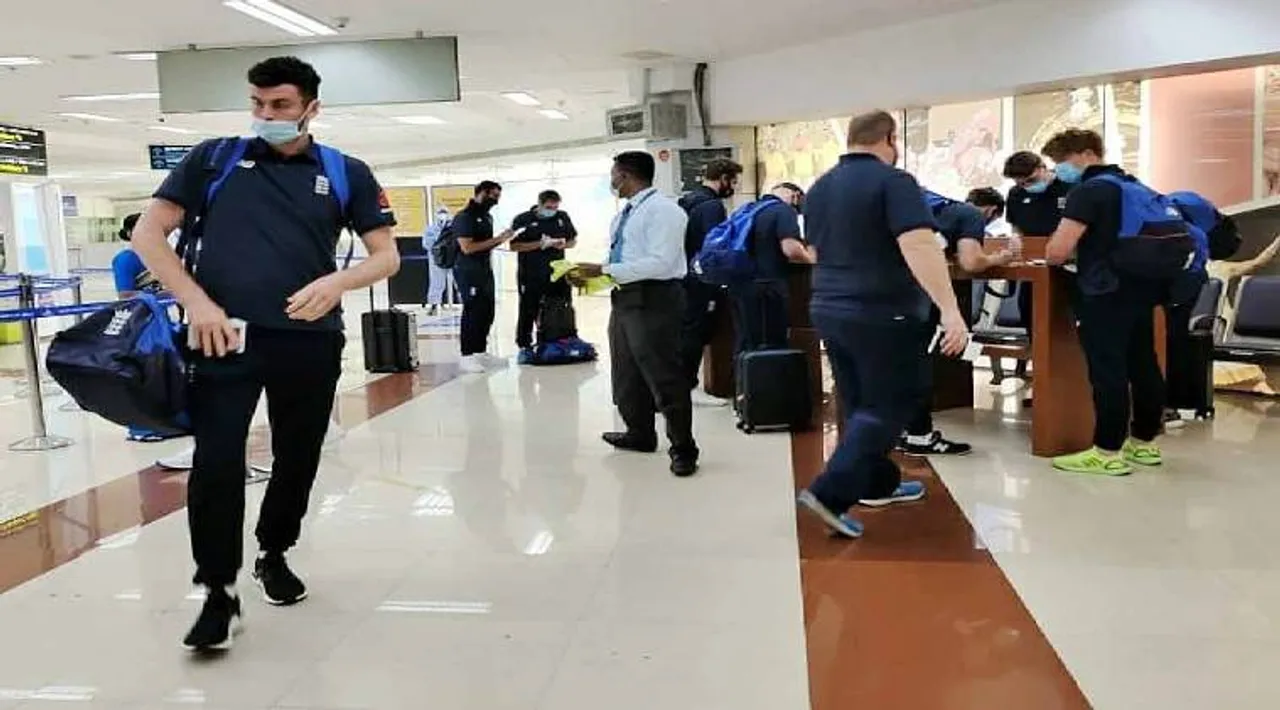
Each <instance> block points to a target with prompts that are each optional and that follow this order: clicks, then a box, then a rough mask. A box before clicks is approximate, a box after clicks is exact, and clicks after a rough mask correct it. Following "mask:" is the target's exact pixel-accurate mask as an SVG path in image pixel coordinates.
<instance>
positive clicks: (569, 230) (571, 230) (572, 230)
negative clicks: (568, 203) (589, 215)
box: [560, 212, 578, 239]
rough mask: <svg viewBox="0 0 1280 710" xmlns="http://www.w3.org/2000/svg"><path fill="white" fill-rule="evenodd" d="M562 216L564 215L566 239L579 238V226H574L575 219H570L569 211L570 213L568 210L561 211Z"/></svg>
mask: <svg viewBox="0 0 1280 710" xmlns="http://www.w3.org/2000/svg"><path fill="white" fill-rule="evenodd" d="M560 216H561V217H564V233H565V239H577V238H578V228H577V227H575V226H573V220H572V219H569V213H568V212H561V213H560Z"/></svg>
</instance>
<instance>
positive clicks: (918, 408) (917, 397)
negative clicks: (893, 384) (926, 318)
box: [906, 323, 938, 436]
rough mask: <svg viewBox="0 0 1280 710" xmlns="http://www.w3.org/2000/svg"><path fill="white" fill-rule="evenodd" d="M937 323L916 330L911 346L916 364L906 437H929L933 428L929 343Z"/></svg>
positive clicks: (931, 370) (931, 355)
mask: <svg viewBox="0 0 1280 710" xmlns="http://www.w3.org/2000/svg"><path fill="white" fill-rule="evenodd" d="M937 327H938V325H937V323H929V324H928V325H926V326H924V327H922V328H919V329H917V330H916V342H915V343H914V345H913V349H914V350H915V353H913V358H914V359H913V361H914V362H915V364H916V376H915V392H914V395H913V399H912V401H913V402H914V403H915V404H914V407H913V409H912V413H911V418H910V419H909V420H907V427H906V434H907V435H908V436H930V435H932V434H933V432H934V427H933V358H934V357H935V355H934V354H933V353H931V352H928V350H929V343H931V342H933V336H934V334H935V333H936V332H937Z"/></svg>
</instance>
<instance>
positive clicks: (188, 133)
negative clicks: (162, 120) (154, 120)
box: [147, 125, 199, 136]
mask: <svg viewBox="0 0 1280 710" xmlns="http://www.w3.org/2000/svg"><path fill="white" fill-rule="evenodd" d="M147 128H150V129H151V130H153V131H164V132H165V133H181V134H182V135H184V136H194V135H195V134H196V133H198V132H199V131H193V130H191V129H190V128H178V127H177V126H160V125H155V126H147Z"/></svg>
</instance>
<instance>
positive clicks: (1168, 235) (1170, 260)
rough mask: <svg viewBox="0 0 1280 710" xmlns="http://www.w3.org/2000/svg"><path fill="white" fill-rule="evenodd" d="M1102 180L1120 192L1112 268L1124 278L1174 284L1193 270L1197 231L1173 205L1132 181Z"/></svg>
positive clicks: (1110, 175) (1105, 177)
mask: <svg viewBox="0 0 1280 710" xmlns="http://www.w3.org/2000/svg"><path fill="white" fill-rule="evenodd" d="M1090 179H1091V180H1103V181H1106V182H1109V183H1111V184H1113V185H1115V186H1117V187H1119V188H1120V234H1119V235H1118V236H1119V243H1118V244H1117V245H1116V247H1115V250H1114V251H1113V252H1112V254H1111V265H1112V266H1113V267H1114V268H1115V270H1116V271H1117V272H1118V273H1119V274H1121V275H1125V276H1131V277H1137V278H1141V279H1146V280H1153V281H1174V280H1177V279H1179V278H1180V277H1181V276H1183V275H1184V274H1185V273H1186V272H1191V271H1195V270H1196V264H1197V262H1200V263H1201V269H1203V262H1202V261H1200V256H1201V249H1200V248H1198V247H1197V241H1199V240H1197V238H1196V237H1195V236H1194V235H1193V232H1195V231H1198V230H1196V229H1195V228H1194V227H1193V226H1192V225H1191V224H1190V223H1188V222H1187V220H1186V219H1185V218H1184V217H1183V216H1182V212H1181V211H1179V210H1178V208H1177V206H1176V205H1174V203H1173V201H1172V200H1170V199H1169V198H1168V197H1166V196H1164V195H1161V194H1160V193H1158V192H1156V191H1155V190H1152V189H1151V188H1149V187H1147V186H1146V185H1143V184H1142V183H1140V182H1138V181H1137V180H1134V179H1132V178H1125V177H1121V176H1119V175H1115V174H1113V173H1104V174H1102V175H1098V176H1096V177H1093V178H1090Z"/></svg>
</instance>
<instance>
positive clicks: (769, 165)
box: [756, 117, 849, 190]
mask: <svg viewBox="0 0 1280 710" xmlns="http://www.w3.org/2000/svg"><path fill="white" fill-rule="evenodd" d="M848 126H849V119H848V118H847V117H844V118H830V119H824V120H821V121H795V122H791V123H777V124H773V125H770V126H763V127H761V128H760V130H759V132H758V133H757V137H756V150H757V160H758V165H759V167H758V169H759V171H760V177H759V180H760V185H761V186H762V188H763V189H764V190H768V189H769V188H770V187H772V186H774V185H777V184H778V183H780V182H794V183H795V184H797V185H799V186H800V187H803V188H805V189H808V187H809V186H810V185H812V184H813V182H814V181H815V180H817V179H818V177H819V176H821V175H822V174H823V173H825V172H826V171H828V170H830V169H831V166H833V165H835V164H836V161H838V160H839V159H840V156H841V155H843V154H844V152H845V131H846V130H847V129H848Z"/></svg>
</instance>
